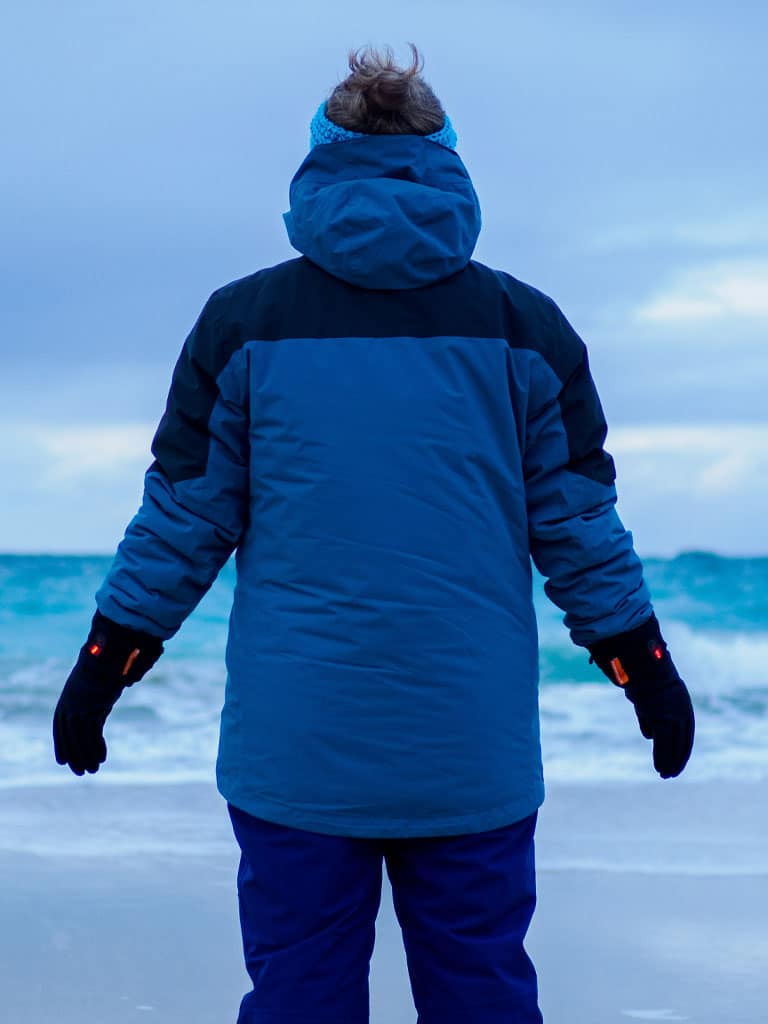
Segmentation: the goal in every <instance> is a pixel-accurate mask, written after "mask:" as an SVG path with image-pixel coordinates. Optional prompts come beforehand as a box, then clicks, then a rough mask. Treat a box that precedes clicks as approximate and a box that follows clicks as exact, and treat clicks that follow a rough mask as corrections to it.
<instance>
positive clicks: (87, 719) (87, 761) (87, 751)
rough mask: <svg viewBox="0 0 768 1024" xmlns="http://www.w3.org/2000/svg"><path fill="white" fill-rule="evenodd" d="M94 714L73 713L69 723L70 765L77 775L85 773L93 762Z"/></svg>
mask: <svg viewBox="0 0 768 1024" xmlns="http://www.w3.org/2000/svg"><path fill="white" fill-rule="evenodd" d="M94 724H95V723H94V721H93V716H91V715H71V716H70V718H69V721H68V723H67V729H68V734H69V739H70V746H69V752H70V758H69V766H70V768H71V769H72V771H73V772H74V773H75V775H84V774H85V771H86V768H88V767H90V766H91V764H92V763H93V757H92V755H91V746H92V742H93V741H92V735H91V734H92V731H93V728H94Z"/></svg>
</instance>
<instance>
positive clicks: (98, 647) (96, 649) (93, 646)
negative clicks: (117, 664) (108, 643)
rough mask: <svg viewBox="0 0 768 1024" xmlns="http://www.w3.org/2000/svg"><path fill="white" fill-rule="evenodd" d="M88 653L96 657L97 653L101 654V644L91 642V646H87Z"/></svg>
mask: <svg viewBox="0 0 768 1024" xmlns="http://www.w3.org/2000/svg"><path fill="white" fill-rule="evenodd" d="M88 653H89V654H92V655H93V656H94V657H96V655H98V654H101V644H91V646H90V647H89V648H88Z"/></svg>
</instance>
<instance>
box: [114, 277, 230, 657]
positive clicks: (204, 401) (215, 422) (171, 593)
mask: <svg viewBox="0 0 768 1024" xmlns="http://www.w3.org/2000/svg"><path fill="white" fill-rule="evenodd" d="M217 307H218V300H217V293H214V295H213V296H211V298H210V299H209V300H208V302H207V303H206V305H205V307H204V309H203V311H202V313H201V314H200V316H199V318H198V320H197V323H196V324H195V326H194V328H193V329H192V332H191V333H190V335H189V337H188V338H187V340H186V342H185V343H184V347H183V349H182V352H181V355H180V356H179V359H178V361H177V363H176V367H175V369H174V372H173V378H172V381H171V387H170V391H169V394H168V401H167V404H166V409H165V413H164V415H163V417H162V419H161V421H160V424H159V426H158V428H157V432H156V433H155V437H154V440H153V441H152V454H153V455H154V457H155V461H154V462H153V463H152V465H151V466H150V467H149V469H148V470H147V471H146V474H145V477H144V495H143V499H142V503H141V507H140V508H139V510H138V512H137V513H136V515H135V516H134V518H133V519H132V520H131V522H130V523H129V524H128V527H127V529H126V531H125V536H124V538H123V540H122V541H121V543H120V545H119V546H118V549H117V553H116V555H115V558H114V561H113V563H112V566H111V568H110V570H109V572H108V574H107V576H106V578H105V580H104V582H103V583H102V585H101V587H100V588H99V590H98V592H97V594H96V604H97V606H98V609H99V611H100V612H101V613H102V615H105V616H106V617H107V618H109V619H112V620H113V621H115V622H117V623H119V624H120V625H123V626H129V627H131V628H133V629H137V630H142V631H144V632H146V633H149V634H152V635H154V636H158V637H160V638H161V639H168V638H169V637H171V636H173V634H174V633H176V631H177V630H178V629H179V627H180V626H181V624H182V622H183V621H184V619H185V618H186V617H187V616H188V615H189V614H190V612H191V611H192V610H193V609H194V608H195V607H196V605H197V604H198V602H199V601H200V600H201V598H202V597H203V595H204V594H205V592H206V591H207V590H208V588H209V587H210V586H211V584H212V583H213V581H214V580H215V578H216V576H217V574H218V573H219V571H220V569H221V567H222V566H223V565H224V563H225V562H226V561H227V559H228V558H229V556H230V555H231V553H232V552H233V550H234V549H235V548H236V546H237V544H238V542H239V540H240V538H241V536H242V534H243V531H244V529H245V526H246V518H247V510H248V475H249V474H248V465H249V456H248V395H247V387H248V384H247V374H246V370H245V363H244V350H243V349H242V348H241V347H237V346H236V345H233V344H232V343H231V341H228V339H226V337H225V336H224V333H223V331H222V319H221V316H220V314H219V312H218V308H217Z"/></svg>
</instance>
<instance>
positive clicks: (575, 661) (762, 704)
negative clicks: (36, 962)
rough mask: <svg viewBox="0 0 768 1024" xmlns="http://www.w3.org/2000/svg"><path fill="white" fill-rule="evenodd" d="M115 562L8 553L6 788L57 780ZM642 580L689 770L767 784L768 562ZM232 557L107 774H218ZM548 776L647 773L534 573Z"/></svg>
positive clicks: (631, 728) (617, 700) (159, 673)
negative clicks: (79, 662) (674, 669)
mask: <svg viewBox="0 0 768 1024" xmlns="http://www.w3.org/2000/svg"><path fill="white" fill-rule="evenodd" d="M110 562H111V559H110V558H109V557H101V556H83V557H78V556H69V555H67V556H56V555H0V592H1V593H2V605H1V606H0V785H3V784H4V785H25V784H32V783H48V782H51V783H53V782H60V781H62V779H63V778H64V777H65V776H66V772H65V770H63V769H61V768H59V767H58V766H57V765H56V764H55V762H54V761H53V754H52V751H51V742H50V718H51V714H52V711H53V708H54V706H55V703H56V700H57V698H58V694H59V692H60V690H61V687H62V686H63V684H64V681H65V679H66V677H67V675H68V673H69V670H70V668H71V666H72V664H73V662H74V660H75V658H76V656H77V652H78V650H79V648H80V645H81V644H82V643H83V641H84V639H85V635H86V633H87V629H88V625H89V623H90V619H91V616H92V614H93V611H94V608H95V605H94V601H93V595H94V593H95V591H96V590H97V589H98V586H99V584H100V583H101V580H102V579H103V577H104V575H105V573H106V571H107V569H108V567H109V565H110ZM645 571H646V579H647V580H648V584H649V586H650V588H651V593H652V595H653V598H654V605H655V608H656V612H657V615H658V616H659V619H660V620H661V623H662V628H663V630H664V633H665V636H666V638H667V641H668V643H669V646H670V649H671V652H672V655H673V657H674V659H675V661H676V663H677V665H678V668H679V669H680V672H681V674H682V675H683V677H684V678H685V679H686V681H687V683H688V685H689V688H690V690H691V692H692V696H693V699H694V705H695V707H696V711H697V742H696V749H695V753H694V757H693V759H692V761H691V764H690V767H689V769H688V770H687V771H686V776H687V777H688V778H691V779H701V778H712V777H718V778H750V779H763V778H768V558H752V559H735V558H723V557H720V556H718V555H714V554H708V553H704V552H695V553H690V554H684V555H680V556H678V557H677V558H674V559H647V560H646V561H645ZM233 586H234V564H233V563H232V562H230V563H229V564H228V565H227V566H225V568H224V570H223V571H222V573H221V575H220V576H219V579H218V580H217V581H216V583H215V584H214V586H213V587H212V588H211V590H210V591H209V593H208V594H207V595H206V596H205V598H204V599H203V601H202V602H201V604H200V605H199V606H198V608H197V609H196V610H195V612H194V613H193V614H192V615H191V616H190V617H189V619H188V620H187V621H186V622H185V623H184V625H183V626H182V628H181V630H180V631H179V633H178V634H177V636H176V637H174V638H173V640H171V641H170V642H169V643H168V644H167V647H166V653H165V654H164V656H163V657H162V658H161V660H160V661H159V662H158V664H157V666H156V667H155V669H154V670H153V672H152V674H151V676H149V677H148V678H147V679H145V680H143V681H142V682H141V683H140V684H139V685H137V686H135V687H133V688H132V689H131V690H129V691H127V692H126V693H125V694H124V696H123V697H122V698H121V701H120V704H119V705H118V707H117V708H116V710H115V712H114V713H113V715H112V716H111V718H110V720H109V723H108V726H107V741H108V743H109V746H110V756H109V760H108V762H107V764H106V765H105V767H104V768H103V769H102V774H101V776H100V777H103V778H105V779H110V780H111V781H114V782H121V781H126V782H127V781H148V782H153V781H155V782H168V781H173V780H194V779H199V780H209V779H210V778H211V777H212V774H213V764H214V760H215V753H216V742H217V737H218V717H219V713H220V710H221V703H222V700H223V692H224V678H225V673H224V663H223V658H224V646H225V642H226V633H227V620H228V615H229V608H230V603H231V599H232V589H233ZM535 600H536V608H537V614H538V620H539V633H540V645H541V680H542V686H541V713H542V742H543V748H544V757H545V774H546V777H547V778H548V779H550V780H555V779H558V780H559V779H563V780H570V781H578V780H584V781H598V780H611V779H623V778H632V779H644V778H652V777H653V774H652V770H651V769H650V767H649V750H648V744H647V743H646V742H645V741H644V740H643V739H642V738H641V737H640V735H639V732H638V730H637V728H636V725H635V720H634V714H633V711H632V708H631V707H630V705H629V703H628V702H627V701H626V700H624V698H623V696H622V695H621V693H620V692H619V691H618V689H617V688H615V687H612V686H611V685H610V683H608V682H607V680H604V679H603V677H602V676H601V675H600V673H599V672H598V671H597V670H596V669H595V667H594V666H592V665H590V664H589V661H588V655H587V654H586V652H585V651H583V650H582V649H580V648H577V647H574V646H573V645H572V644H571V642H570V639H569V637H568V633H567V631H566V630H565V628H564V626H563V625H562V621H561V620H562V613H561V612H560V610H559V609H557V608H556V607H554V606H553V605H552V604H551V603H550V602H549V601H548V600H547V598H546V597H545V595H544V592H543V586H542V580H541V578H539V577H537V578H536V581H535Z"/></svg>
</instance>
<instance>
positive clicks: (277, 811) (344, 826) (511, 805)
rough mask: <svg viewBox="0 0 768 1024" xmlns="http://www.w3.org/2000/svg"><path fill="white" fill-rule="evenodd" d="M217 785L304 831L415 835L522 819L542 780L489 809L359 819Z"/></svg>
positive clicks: (249, 810) (468, 830)
mask: <svg viewBox="0 0 768 1024" xmlns="http://www.w3.org/2000/svg"><path fill="white" fill-rule="evenodd" d="M217 785H218V790H219V793H220V794H221V795H222V796H223V797H224V799H225V800H226V801H227V802H228V803H230V804H232V806H233V807H237V808H238V810H241V811H245V813H246V814H250V815H252V816H253V817H255V818H261V819H262V820H264V821H270V822H273V823H274V824H278V825H285V826H287V827H289V828H295V829H300V830H302V831H305V832H318V833H320V834H322V835H332V836H348V837H350V838H360V839H415V838H428V837H430V836H452V835H470V834H474V833H478V832H489V831H491V830H492V829H496V828H503V827H504V826H506V825H512V824H514V823H515V822H517V821H522V820H523V819H524V818H527V817H529V816H530V815H531V814H533V812H534V811H537V810H538V809H539V807H541V805H542V804H543V802H544V784H543V782H540V783H539V784H538V785H537V786H536V787H535V789H534V790H533V791H532V792H530V793H527V794H526V795H525V797H518V798H517V799H515V800H512V801H509V802H508V803H506V804H502V805H501V806H499V807H493V808H490V809H489V810H483V811H473V812H471V813H470V814H462V815H449V816H445V817H440V818H422V819H418V818H415V817H413V816H411V817H408V818H391V817H382V818H370V817H369V818H367V819H366V821H364V822H362V821H355V820H354V819H353V818H352V817H351V816H350V814H349V812H343V811H342V812H339V813H336V814H332V813H329V814H316V813H315V814H313V813H311V812H307V811H305V810H302V809H301V808H298V807H291V806H289V805H287V804H281V803H276V802H274V801H271V800H268V799H265V798H264V797H261V796H258V795H251V794H244V793H241V792H237V788H236V787H232V788H230V787H229V786H228V785H227V784H226V781H225V780H222V779H218V780H217Z"/></svg>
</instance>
